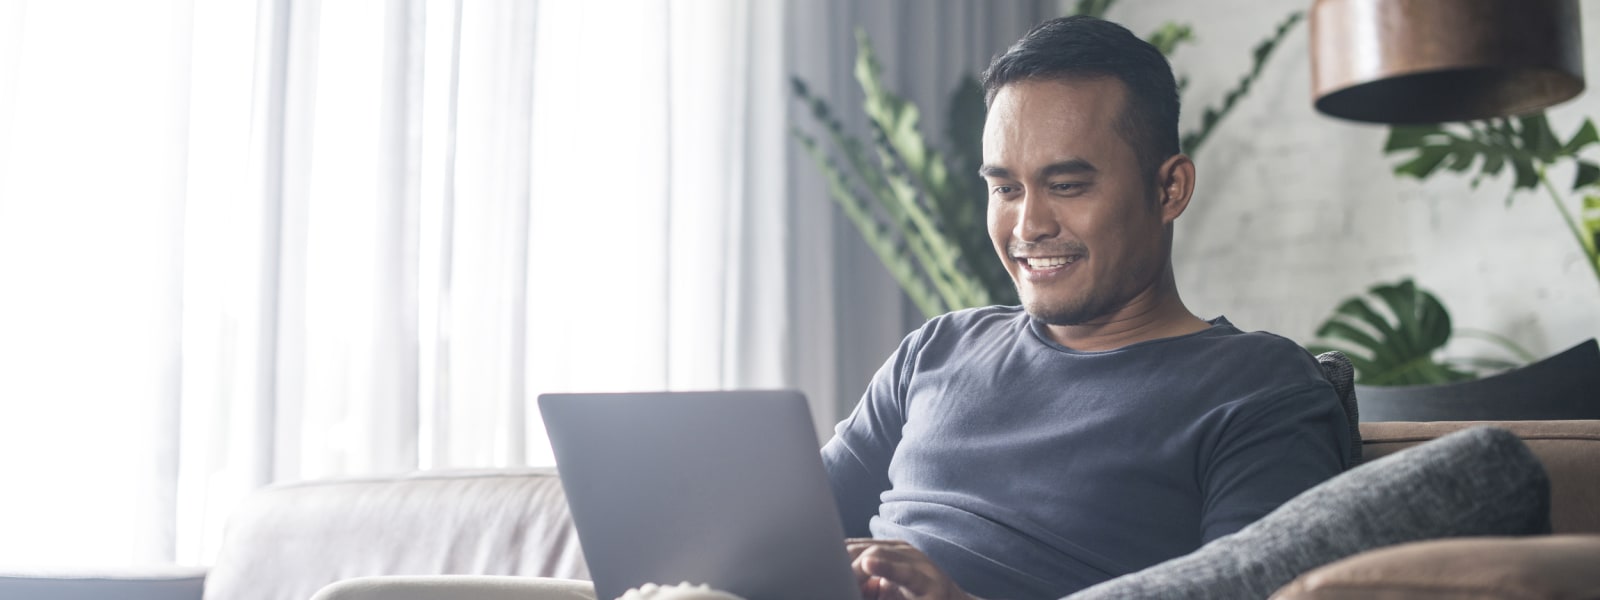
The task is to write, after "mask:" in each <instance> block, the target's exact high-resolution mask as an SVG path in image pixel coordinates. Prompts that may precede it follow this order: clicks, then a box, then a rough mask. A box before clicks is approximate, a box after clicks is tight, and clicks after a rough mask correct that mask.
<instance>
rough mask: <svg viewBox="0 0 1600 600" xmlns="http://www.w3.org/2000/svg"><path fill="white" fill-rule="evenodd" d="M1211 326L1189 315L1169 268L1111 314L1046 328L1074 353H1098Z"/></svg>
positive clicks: (1051, 335)
mask: <svg viewBox="0 0 1600 600" xmlns="http://www.w3.org/2000/svg"><path fill="white" fill-rule="evenodd" d="M1210 326H1211V324H1210V323H1207V322H1206V321H1205V320H1204V319H1201V318H1200V317H1197V316H1195V315H1194V313H1191V312H1189V308H1188V307H1186V306H1184V304H1183V299H1182V298H1179V297H1178V284H1177V282H1176V281H1175V280H1174V278H1173V276H1172V267H1171V265H1170V264H1169V265H1168V266H1167V268H1166V269H1165V270H1164V271H1163V273H1162V274H1161V276H1160V277H1158V278H1157V279H1156V282H1155V284H1154V285H1152V286H1150V287H1149V288H1146V289H1145V290H1144V291H1142V292H1140V293H1139V294H1137V295H1135V296H1134V297H1133V298H1132V299H1131V300H1129V301H1128V302H1126V303H1124V304H1123V305H1122V307H1121V308H1119V309H1117V310H1115V311H1113V312H1111V313H1110V314H1107V315H1105V316H1103V317H1100V318H1097V319H1094V320H1092V321H1089V322H1086V323H1080V324H1077V325H1047V326H1046V327H1047V328H1048V330H1049V331H1050V337H1051V339H1054V340H1055V341H1056V343H1059V344H1061V345H1063V346H1066V347H1068V348H1071V349H1073V350H1079V351H1084V352H1098V351H1104V350H1115V349H1117V348H1121V347H1123V346H1128V345H1131V344H1137V343H1139V342H1146V341H1150V340H1158V339H1162V338H1169V337H1177V336H1180V335H1188V334H1191V333H1195V332H1197V331H1203V330H1205V329H1206V328H1207V327H1210Z"/></svg>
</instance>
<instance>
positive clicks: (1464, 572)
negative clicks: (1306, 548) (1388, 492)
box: [1273, 535, 1600, 600]
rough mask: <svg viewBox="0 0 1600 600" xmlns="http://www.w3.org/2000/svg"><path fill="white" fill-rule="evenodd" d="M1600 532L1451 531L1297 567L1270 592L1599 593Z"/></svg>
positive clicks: (1398, 597)
mask: <svg viewBox="0 0 1600 600" xmlns="http://www.w3.org/2000/svg"><path fill="white" fill-rule="evenodd" d="M1597 563H1600V536H1593V535H1552V536H1538V537H1530V538H1503V537H1500V538H1496V537H1486V538H1457V539H1452V540H1438V541H1429V542H1416V543H1412V544H1401V545H1398V546H1391V547H1388V548H1383V549H1380V550H1373V551H1372V552H1367V553H1365V554H1359V555H1356V556H1353V557H1350V558H1347V559H1344V560H1341V561H1339V562H1336V563H1333V564H1330V565H1327V566H1324V567H1322V568H1320V569H1317V570H1315V571H1312V572H1310V573H1307V574H1305V575H1302V576H1301V577H1300V578H1299V579H1296V580H1295V581H1294V582H1293V583H1291V584H1289V585H1288V586H1287V587H1285V588H1284V589H1283V590H1281V591H1279V592H1278V594H1277V595H1275V596H1273V598H1274V600H1358V599H1359V600H1432V599H1436V598H1461V599H1467V600H1471V599H1483V600H1488V599H1491V598H1493V599H1505V598H1517V599H1524V598H1525V599H1528V600H1534V599H1550V600H1557V599H1577V598H1600V569H1596V568H1595V567H1596V565H1597Z"/></svg>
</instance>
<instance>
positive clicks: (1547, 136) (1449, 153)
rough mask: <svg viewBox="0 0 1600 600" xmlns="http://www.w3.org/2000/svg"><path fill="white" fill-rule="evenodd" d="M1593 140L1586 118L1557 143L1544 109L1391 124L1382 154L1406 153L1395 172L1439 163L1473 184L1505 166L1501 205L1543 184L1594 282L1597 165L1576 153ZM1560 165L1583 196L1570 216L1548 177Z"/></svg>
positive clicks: (1597, 266)
mask: <svg viewBox="0 0 1600 600" xmlns="http://www.w3.org/2000/svg"><path fill="white" fill-rule="evenodd" d="M1597 142H1600V133H1597V132H1596V129H1595V126H1594V123H1593V122H1591V121H1589V120H1588V119H1584V121H1583V124H1582V125H1580V126H1579V127H1578V131H1577V132H1576V133H1574V134H1573V135H1572V137H1570V138H1567V141H1566V142H1562V141H1561V139H1560V138H1558V137H1556V134H1555V132H1554V131H1553V130H1552V129H1551V128H1550V121H1549V119H1547V118H1545V115H1544V113H1536V114H1531V115H1525V116H1521V117H1516V118H1497V119H1488V120H1483V121H1472V122H1467V123H1449V124H1439V125H1417V126H1404V127H1394V128H1392V129H1390V131H1389V140H1388V143H1386V144H1385V145H1384V148H1383V150H1384V152H1385V153H1387V154H1395V153H1412V155H1411V156H1410V158H1409V159H1408V160H1406V161H1405V162H1403V163H1401V164H1399V165H1397V166H1396V167H1395V169H1394V172H1395V173H1396V174H1398V175H1406V176H1411V177H1415V178H1417V179H1427V178H1428V177H1429V176H1431V175H1433V174H1434V173H1436V172H1438V170H1439V169H1440V168H1443V169H1445V170H1447V171H1451V172H1455V173H1467V172H1469V171H1470V172H1473V177H1472V186H1473V187H1474V188H1476V187H1477V186H1478V184H1479V183H1480V182H1481V181H1482V180H1483V179H1484V178H1486V177H1496V176H1499V175H1500V174H1501V172H1502V171H1505V170H1506V168H1507V167H1508V166H1509V167H1510V171H1511V173H1512V174H1513V175H1514V177H1513V179H1512V183H1511V191H1510V193H1508V194H1507V195H1506V205H1507V206H1510V205H1511V201H1512V200H1513V199H1514V198H1515V197H1516V195H1517V193H1518V192H1519V191H1524V190H1533V189H1535V188H1543V189H1544V190H1545V191H1546V192H1547V193H1548V194H1549V196H1550V200H1551V201H1552V202H1554V203H1555V208H1556V212H1558V213H1560V214H1561V218H1562V219H1563V220H1564V221H1566V224H1567V229H1568V230H1569V231H1570V232H1571V233H1572V236H1573V238H1574V239H1575V240H1576V241H1577V243H1578V246H1579V247H1580V248H1582V249H1583V252H1584V256H1585V257H1587V259H1588V261H1587V262H1588V264H1589V268H1590V271H1591V272H1593V273H1594V276H1595V280H1596V281H1597V282H1600V250H1597V249H1600V165H1597V164H1596V163H1594V162H1591V161H1588V160H1584V159H1583V158H1582V156H1581V155H1582V153H1583V151H1584V150H1586V149H1588V148H1589V147H1590V146H1592V145H1595V144H1596V143H1597ZM1562 164H1571V165H1572V166H1573V172H1574V179H1573V182H1572V188H1571V191H1572V192H1573V193H1581V194H1582V195H1583V199H1582V200H1581V202H1580V203H1579V205H1578V206H1579V208H1578V210H1577V214H1576V215H1574V214H1573V211H1570V210H1569V209H1568V208H1567V201H1566V200H1565V199H1563V198H1562V197H1561V193H1560V192H1559V191H1558V190H1557V189H1556V186H1555V184H1554V183H1552V182H1551V181H1550V178H1549V176H1548V172H1549V169H1550V168H1551V167H1555V166H1557V165H1562Z"/></svg>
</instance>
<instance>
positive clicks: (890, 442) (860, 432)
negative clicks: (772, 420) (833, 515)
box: [822, 330, 921, 537]
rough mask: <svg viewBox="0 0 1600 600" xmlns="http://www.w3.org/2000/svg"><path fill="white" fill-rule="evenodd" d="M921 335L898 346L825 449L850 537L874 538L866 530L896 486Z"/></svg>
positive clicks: (917, 333) (824, 458)
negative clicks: (892, 475)
mask: <svg viewBox="0 0 1600 600" xmlns="http://www.w3.org/2000/svg"><path fill="white" fill-rule="evenodd" d="M920 333H921V330H918V331H913V332H912V333H911V334H910V335H907V336H906V338H905V339H904V340H902V341H901V342H900V347H899V348H898V349H896V350H895V353H894V355H893V356H890V357H889V360H888V361H886V362H884V364H883V366H882V367H879V368H878V372H877V373H876V374H875V375H873V376H872V382H871V383H870V384H868V385H867V391H866V393H865V394H862V396H861V401H860V402H859V403H857V404H856V408H855V410H854V411H852V412H851V413H850V416H849V417H848V418H846V419H845V420H843V421H841V422H839V424H838V425H837V426H835V427H834V430H833V431H834V433H833V439H831V440H828V443H827V444H825V445H824V446H823V447H822V465H823V467H824V468H825V469H826V470H827V472H828V482H829V483H830V484H831V485H832V486H833V498H834V501H835V502H836V503H838V505H839V517H840V519H841V520H842V521H843V522H844V532H845V535H846V536H849V537H870V536H871V535H872V534H871V531H870V530H869V529H868V525H869V524H870V523H871V521H872V517H873V516H875V515H877V514H878V505H879V504H881V502H882V501H881V496H882V494H883V492H885V491H887V490H888V489H889V488H890V487H891V485H892V484H891V482H890V480H889V462H890V461H891V460H892V459H893V458H894V451H895V448H896V447H897V446H899V444H900V429H901V427H902V426H904V425H905V414H906V413H905V384H906V379H907V376H908V372H909V367H910V364H911V362H912V360H913V357H914V355H915V354H916V347H917V341H918V339H919V338H920Z"/></svg>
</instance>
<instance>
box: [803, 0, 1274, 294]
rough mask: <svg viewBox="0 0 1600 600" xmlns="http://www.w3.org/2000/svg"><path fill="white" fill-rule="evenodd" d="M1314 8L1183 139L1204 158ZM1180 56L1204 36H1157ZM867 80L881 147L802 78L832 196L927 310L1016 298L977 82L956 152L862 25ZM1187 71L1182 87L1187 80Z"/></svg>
mask: <svg viewBox="0 0 1600 600" xmlns="http://www.w3.org/2000/svg"><path fill="white" fill-rule="evenodd" d="M1114 3H1115V0H1079V2H1078V3H1077V5H1076V13H1077V14H1087V15H1092V16H1103V15H1104V14H1105V12H1106V11H1107V10H1109V9H1110V8H1111V6H1112V5H1113V4H1114ZM1302 16H1303V15H1302V13H1300V12H1298V11H1297V12H1294V13H1291V14H1290V15H1289V16H1288V17H1287V18H1285V19H1284V20H1283V21H1282V22H1281V23H1280V24H1279V25H1278V26H1277V28H1276V29H1275V30H1274V31H1273V33H1272V34H1271V35H1270V36H1269V37H1268V38H1267V39H1265V40H1264V41H1262V42H1261V43H1260V44H1258V45H1257V46H1256V47H1255V50H1254V53H1253V62H1252V64H1251V68H1250V70H1249V71H1247V72H1246V73H1245V74H1244V75H1242V76H1240V78H1239V80H1238V82H1237V83H1236V84H1235V85H1234V86H1233V88H1231V89H1230V90H1229V91H1228V92H1227V93H1226V94H1225V95H1224V97H1223V100H1222V102H1221V104H1220V105H1219V106H1215V107H1207V108H1205V109H1204V110H1203V111H1202V113H1201V122H1200V126H1199V127H1198V128H1196V129H1194V130H1192V131H1188V132H1185V133H1184V134H1183V135H1182V137H1181V144H1182V147H1183V150H1184V152H1186V153H1188V154H1190V155H1193V154H1195V153H1197V152H1198V151H1199V149H1200V146H1201V144H1203V143H1204V142H1205V141H1206V139H1207V138H1208V136H1209V135H1210V134H1211V132H1212V130H1213V129H1215V128H1216V127H1217V125H1218V124H1220V123H1221V122H1222V119H1223V118H1224V117H1226V116H1227V115H1228V113H1229V112H1231V111H1232V110H1233V109H1234V107H1235V106H1236V105H1237V103H1238V101H1239V100H1241V99H1243V98H1244V96H1245V95H1246V94H1248V93H1249V91H1250V87H1251V85H1252V84H1253V83H1254V82H1255V81H1256V79H1257V78H1258V77H1259V76H1260V74H1261V69H1262V67H1263V66H1264V65H1265V64H1266V61H1267V59H1268V58H1270V57H1271V55H1272V53H1273V50H1274V49H1276V48H1277V47H1278V45H1279V43H1281V42H1282V40H1283V38H1284V37H1285V36H1287V35H1288V33H1289V32H1290V31H1291V30H1292V29H1293V28H1294V26H1295V25H1296V24H1298V23H1299V22H1300V20H1301V18H1302ZM1148 40H1149V41H1150V42H1151V44H1153V45H1155V46H1156V47H1157V48H1158V49H1160V50H1161V51H1162V52H1163V53H1167V54H1170V53H1171V52H1173V51H1174V50H1175V49H1176V48H1177V47H1178V46H1180V45H1181V44H1183V43H1187V42H1191V41H1193V40H1194V31H1193V29H1192V28H1191V27H1189V26H1188V25H1181V24H1176V23H1168V24H1166V25H1163V26H1162V27H1160V28H1158V29H1157V30H1156V31H1155V32H1154V33H1152V34H1150V36H1148ZM856 41H857V53H856V64H855V76H856V81H857V82H858V83H859V84H860V85H861V90H862V92H864V94H865V97H866V99H865V102H864V103H863V109H864V111H865V113H866V116H867V118H868V121H869V123H870V127H871V132H870V139H871V141H870V143H863V142H862V141H861V140H860V139H859V138H857V137H855V136H853V135H851V134H850V133H848V132H847V131H846V130H845V127H844V124H843V123H842V122H841V121H840V120H839V119H838V117H837V116H836V114H835V112H834V110H833V108H832V107H831V106H829V104H828V103H827V102H826V101H824V100H823V99H822V98H820V97H817V96H816V95H814V94H812V93H811V91H810V89H809V87H808V86H807V85H806V84H805V82H804V81H802V80H800V79H798V78H795V79H793V80H792V84H793V89H794V94H795V96H797V97H798V98H799V99H800V100H801V101H802V102H804V103H805V105H806V106H807V107H808V108H809V109H810V112H811V114H812V116H813V117H814V118H815V119H816V121H817V122H818V123H819V124H820V125H821V127H822V131H823V134H824V135H825V136H826V138H827V140H828V142H830V143H831V145H832V147H833V148H834V149H835V150H834V152H832V153H830V152H829V151H828V150H826V149H825V148H824V147H823V144H822V143H820V142H819V141H818V140H817V139H816V138H814V137H812V136H810V135H807V134H806V133H804V132H803V131H801V130H800V129H799V128H796V129H794V130H793V135H794V137H795V138H796V139H797V140H798V141H799V142H800V145H801V147H802V148H804V150H805V151H806V153H807V154H808V155H809V156H810V157H811V159H812V160H813V161H814V162H815V163H816V164H817V167H818V170H820V171H821V172H822V175H823V178H824V180H825V181H826V183H827V186H828V192H829V196H830V197H832V199H833V200H834V202H835V203H837V204H838V205H839V207H840V209H841V210H842V212H843V213H844V214H845V216H846V217H847V218H849V219H850V221H851V223H852V224H854V225H855V227H856V229H857V230H858V231H859V232H860V233H861V236H862V239H863V240H865V241H866V243H867V246H868V247H869V248H871V249H872V251H873V253H874V254H876V255H877V257H878V259H879V260H881V261H882V262H883V264H884V266H885V267H886V268H887V269H888V271H889V273H890V274H891V275H893V276H894V278H895V280H896V281H897V282H898V283H899V284H900V287H901V289H903V290H904V291H905V293H906V295H907V296H908V297H909V298H910V299H911V301H912V302H913V303H914V304H916V306H917V308H918V309H919V310H920V311H922V313H923V314H924V315H925V316H928V317H933V316H935V315H939V314H942V313H945V312H948V311H951V310H955V309H959V308H966V307H972V306H984V305H988V304H1016V303H1017V295H1016V288H1015V287H1013V285H1012V283H1011V278H1010V276H1009V275H1008V274H1007V273H1006V271H1005V267H1004V265H1002V264H1001V263H1000V261H999V260H997V259H995V257H994V251H993V249H992V247H991V246H990V242H989V234H988V230H987V226H986V223H985V218H986V216H985V214H984V211H983V209H982V208H981V207H982V206H983V203H982V201H981V200H982V199H983V198H984V196H985V194H984V187H983V182H982V180H981V179H979V178H978V177H977V175H976V173H977V172H978V166H979V163H980V161H981V160H982V157H981V156H980V154H979V150H980V148H981V139H982V136H983V121H984V116H985V108H984V102H983V90H982V88H981V86H980V85H979V83H978V81H977V79H976V78H975V77H973V76H971V75H968V76H967V77H964V78H963V79H962V81H961V83H960V84H959V85H958V86H957V87H956V90H955V91H954V92H953V94H952V95H951V99H950V109H949V110H950V112H949V114H948V115H946V119H945V131H944V133H945V138H946V142H947V143H946V144H945V146H944V148H945V149H946V150H945V151H943V152H941V151H940V150H939V149H938V148H936V147H934V146H933V145H932V144H930V143H929V141H928V140H927V138H926V136H924V135H923V133H922V130H921V126H920V120H921V118H922V114H921V111H920V110H919V109H918V108H917V106H916V105H915V104H912V103H910V102H908V101H906V100H905V99H904V98H901V97H900V96H898V95H896V94H894V93H893V92H891V91H889V90H888V88H887V87H886V86H885V85H884V76H883V67H882V65H881V64H879V63H878V60H877V56H876V54H875V53H874V52H873V50H872V43H871V40H869V39H867V36H866V35H865V33H862V32H860V31H858V32H857V33H856ZM1187 83H1188V81H1187V79H1185V78H1180V79H1179V82H1178V84H1179V89H1180V90H1181V89H1184V88H1186V87H1187Z"/></svg>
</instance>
